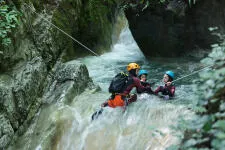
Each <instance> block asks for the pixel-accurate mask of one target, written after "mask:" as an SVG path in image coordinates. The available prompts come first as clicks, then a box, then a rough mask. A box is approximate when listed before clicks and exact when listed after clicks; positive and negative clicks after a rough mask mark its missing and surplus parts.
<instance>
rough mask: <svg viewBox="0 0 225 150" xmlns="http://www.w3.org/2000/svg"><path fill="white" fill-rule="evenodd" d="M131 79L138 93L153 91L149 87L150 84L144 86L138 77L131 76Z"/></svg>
mask: <svg viewBox="0 0 225 150" xmlns="http://www.w3.org/2000/svg"><path fill="white" fill-rule="evenodd" d="M133 80H134V86H135V87H136V90H137V92H138V93H142V92H145V91H146V92H148V93H153V91H152V89H151V87H150V86H147V87H144V86H143V85H142V84H141V81H140V80H139V79H138V78H133Z"/></svg>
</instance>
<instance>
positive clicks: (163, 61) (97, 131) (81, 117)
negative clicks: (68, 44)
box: [9, 28, 200, 150]
mask: <svg viewBox="0 0 225 150" xmlns="http://www.w3.org/2000/svg"><path fill="white" fill-rule="evenodd" d="M149 50H151V48H149ZM80 61H82V62H83V63H84V64H86V66H87V68H88V70H89V74H90V76H91V77H92V79H93V81H94V83H95V84H97V85H99V86H100V87H101V90H100V91H98V92H93V91H88V90H87V91H85V92H83V93H82V94H81V95H79V96H77V97H75V98H74V100H73V101H72V103H71V104H69V105H66V104H65V105H54V106H49V107H47V108H45V107H44V108H42V110H41V111H40V112H39V113H38V114H37V116H36V119H35V120H36V121H34V123H33V124H32V125H31V127H29V129H28V131H27V132H26V133H25V134H24V135H23V136H22V137H21V138H20V141H18V142H17V143H16V144H15V145H14V146H11V147H10V148H9V149H16V150H19V149H36V150H41V149H55V150H161V149H162V150H163V149H165V148H166V147H168V146H170V145H172V144H175V145H176V144H177V143H179V139H178V138H177V137H176V135H177V134H178V135H179V134H181V132H180V131H176V130H173V128H171V127H173V126H176V124H177V122H178V118H183V119H190V118H191V117H192V113H191V111H190V110H189V109H188V107H189V104H190V101H189V98H190V97H191V96H192V95H193V90H192V80H193V79H194V78H195V77H196V76H191V77H189V78H185V79H183V80H179V81H177V82H176V98H175V99H173V100H171V101H165V100H162V99H160V98H159V97H157V96H154V95H148V94H141V95H138V101H137V102H135V103H132V104H131V105H129V107H128V109H127V110H126V112H125V113H123V112H122V110H121V108H116V109H112V108H105V109H104V111H103V114H102V115H101V116H100V117H99V118H98V119H97V120H95V121H91V115H92V114H93V112H94V111H96V110H98V109H99V108H100V104H101V103H102V102H104V101H105V100H106V99H107V98H108V97H109V96H110V94H109V93H108V86H109V83H110V81H111V79H112V77H113V76H115V75H116V74H117V73H118V72H120V71H126V65H127V64H128V63H130V62H137V63H138V64H140V65H141V67H142V68H143V69H146V70H148V71H149V75H148V81H149V82H154V86H153V87H152V88H153V89H156V87H157V86H159V85H162V77H163V74H164V72H165V71H166V70H173V71H174V72H175V73H176V78H179V77H182V76H183V75H186V74H189V73H191V72H193V71H195V70H197V69H198V68H200V66H199V63H198V61H195V60H190V58H145V56H144V55H143V54H142V52H141V51H140V50H139V48H138V46H137V44H136V42H135V41H134V39H133V37H132V35H131V33H130V31H129V29H128V28H125V29H124V30H123V31H122V32H121V34H120V38H119V40H118V42H117V43H116V44H114V45H113V46H112V50H111V52H108V53H105V54H103V55H101V56H100V57H96V56H89V57H85V58H82V59H80ZM132 92H135V90H134V91H132ZM37 118H38V119H37ZM49 124H50V125H49ZM51 126H54V129H55V130H56V135H54V141H49V138H48V137H50V134H51V132H50V130H52V128H51ZM43 144H45V145H46V144H47V146H45V147H43ZM46 147H47V148H46Z"/></svg>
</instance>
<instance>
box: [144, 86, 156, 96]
mask: <svg viewBox="0 0 225 150" xmlns="http://www.w3.org/2000/svg"><path fill="white" fill-rule="evenodd" d="M146 91H147V93H149V94H153V93H154V92H153V91H152V88H151V87H150V86H148V87H147V90H146Z"/></svg>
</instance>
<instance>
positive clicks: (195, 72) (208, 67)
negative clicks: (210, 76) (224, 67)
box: [172, 65, 213, 82]
mask: <svg viewBox="0 0 225 150" xmlns="http://www.w3.org/2000/svg"><path fill="white" fill-rule="evenodd" d="M212 66H213V65H210V66H206V67H204V68H202V69H200V70H197V71H194V72H192V73H190V74H188V75H185V76H183V77H180V78H178V79H176V80H173V81H172V82H176V81H179V80H181V79H183V78H186V77H189V76H191V75H193V74H196V73H198V72H201V71H202V70H205V69H206V68H209V67H212Z"/></svg>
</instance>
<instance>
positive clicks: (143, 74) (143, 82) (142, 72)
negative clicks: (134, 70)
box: [137, 69, 154, 94]
mask: <svg viewBox="0 0 225 150" xmlns="http://www.w3.org/2000/svg"><path fill="white" fill-rule="evenodd" d="M147 76H148V71H147V70H143V69H142V70H140V71H139V72H138V78H139V79H140V81H141V85H142V86H144V87H149V88H150V89H151V84H150V83H149V82H147ZM137 93H139V94H140V93H149V94H154V92H153V91H152V90H148V91H140V90H138V89H137Z"/></svg>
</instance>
